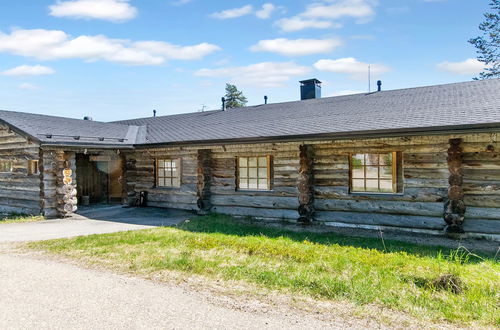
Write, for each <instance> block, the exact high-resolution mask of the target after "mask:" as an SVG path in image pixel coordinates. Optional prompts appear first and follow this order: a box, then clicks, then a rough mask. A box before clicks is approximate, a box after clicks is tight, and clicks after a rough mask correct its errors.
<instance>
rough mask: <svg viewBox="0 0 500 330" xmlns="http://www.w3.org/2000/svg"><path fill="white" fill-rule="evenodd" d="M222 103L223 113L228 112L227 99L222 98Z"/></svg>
mask: <svg viewBox="0 0 500 330" xmlns="http://www.w3.org/2000/svg"><path fill="white" fill-rule="evenodd" d="M221 101H222V111H224V110H226V98H224V97H223V98H221Z"/></svg>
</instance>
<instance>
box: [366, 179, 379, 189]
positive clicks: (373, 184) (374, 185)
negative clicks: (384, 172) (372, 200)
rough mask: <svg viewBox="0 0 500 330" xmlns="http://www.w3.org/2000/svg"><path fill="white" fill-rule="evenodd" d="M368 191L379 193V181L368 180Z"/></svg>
mask: <svg viewBox="0 0 500 330" xmlns="http://www.w3.org/2000/svg"><path fill="white" fill-rule="evenodd" d="M366 191H378V180H366Z"/></svg>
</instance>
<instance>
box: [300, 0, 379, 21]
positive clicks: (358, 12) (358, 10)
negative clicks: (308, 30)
mask: <svg viewBox="0 0 500 330" xmlns="http://www.w3.org/2000/svg"><path fill="white" fill-rule="evenodd" d="M373 15H375V11H374V10H373V2H372V1H368V0H330V1H326V2H323V3H313V4H311V5H309V6H308V7H307V9H306V11H305V12H303V13H302V14H301V16H303V17H310V18H328V19H333V20H335V19H339V18H343V17H352V18H357V19H366V18H369V17H372V16H373Z"/></svg>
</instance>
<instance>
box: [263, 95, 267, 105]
mask: <svg viewBox="0 0 500 330" xmlns="http://www.w3.org/2000/svg"><path fill="white" fill-rule="evenodd" d="M264 104H267V95H264Z"/></svg>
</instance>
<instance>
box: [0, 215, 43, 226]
mask: <svg viewBox="0 0 500 330" xmlns="http://www.w3.org/2000/svg"><path fill="white" fill-rule="evenodd" d="M44 219H45V218H44V217H43V216H41V215H26V214H15V213H11V214H5V215H2V214H0V224H3V223H16V222H35V221H41V220H44Z"/></svg>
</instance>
